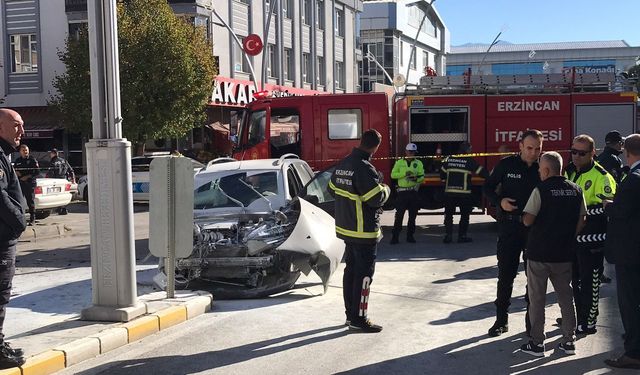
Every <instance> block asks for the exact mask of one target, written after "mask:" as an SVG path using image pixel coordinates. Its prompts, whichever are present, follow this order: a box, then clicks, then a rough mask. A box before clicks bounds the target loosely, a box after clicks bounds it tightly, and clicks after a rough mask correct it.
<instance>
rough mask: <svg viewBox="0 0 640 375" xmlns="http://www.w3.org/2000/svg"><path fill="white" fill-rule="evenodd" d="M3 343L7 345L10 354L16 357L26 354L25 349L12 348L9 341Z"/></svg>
mask: <svg viewBox="0 0 640 375" xmlns="http://www.w3.org/2000/svg"><path fill="white" fill-rule="evenodd" d="M2 345H3V346H4V347H5V349H7V351H8V352H9V354H11V355H12V356H14V357H22V356H24V350H22V349H20V348H12V347H11V345H9V343H8V342H6V341H5V342H3V343H2Z"/></svg>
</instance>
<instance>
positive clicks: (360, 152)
mask: <svg viewBox="0 0 640 375" xmlns="http://www.w3.org/2000/svg"><path fill="white" fill-rule="evenodd" d="M380 142H381V136H380V133H378V132H377V131H376V130H373V129H370V130H367V131H365V132H364V133H362V138H361V140H360V145H359V146H358V147H357V148H354V149H353V151H352V152H351V154H350V155H349V156H347V157H346V158H345V159H343V160H342V161H341V162H340V163H339V164H338V166H337V167H336V170H335V171H334V172H333V175H332V176H331V181H330V182H329V192H330V193H331V194H332V195H333V196H334V197H335V199H336V200H335V220H336V236H337V237H338V238H340V239H342V240H343V241H344V242H345V245H346V246H345V263H346V267H345V269H344V277H343V279H342V281H343V285H342V293H343V298H344V306H345V314H346V315H347V322H346V324H347V325H348V326H349V329H350V330H356V331H360V332H367V333H372V332H380V331H381V330H382V327H381V326H379V325H376V324H373V323H371V321H370V320H369V319H368V318H367V307H368V303H369V288H370V286H371V282H372V277H373V273H374V270H375V261H376V248H377V245H378V242H379V241H380V239H381V238H382V232H381V230H380V222H379V216H380V213H381V211H382V208H381V207H382V205H383V204H384V203H385V202H386V201H387V199H388V198H389V193H390V190H389V187H388V186H387V185H385V184H383V183H382V181H381V179H380V176H379V175H378V172H377V171H376V169H375V167H374V166H373V165H372V164H371V163H370V162H369V159H370V158H371V155H373V154H375V152H376V151H377V150H378V146H380Z"/></svg>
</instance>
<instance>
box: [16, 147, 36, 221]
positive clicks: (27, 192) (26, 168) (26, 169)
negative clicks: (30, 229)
mask: <svg viewBox="0 0 640 375" xmlns="http://www.w3.org/2000/svg"><path fill="white" fill-rule="evenodd" d="M14 168H15V169H16V174H17V175H18V177H19V178H20V188H21V189H22V194H23V195H24V199H26V201H27V206H28V207H29V225H33V222H34V221H35V220H36V209H35V202H34V189H35V187H36V178H37V177H38V174H39V173H40V166H39V165H38V161H37V160H36V159H35V158H34V157H33V156H31V155H29V146H27V145H25V144H22V145H20V157H19V158H17V159H16V161H15V163H14Z"/></svg>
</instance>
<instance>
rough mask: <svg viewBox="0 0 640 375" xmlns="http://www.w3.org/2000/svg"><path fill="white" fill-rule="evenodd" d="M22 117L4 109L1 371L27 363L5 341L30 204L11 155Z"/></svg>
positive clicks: (0, 115) (0, 144)
mask: <svg viewBox="0 0 640 375" xmlns="http://www.w3.org/2000/svg"><path fill="white" fill-rule="evenodd" d="M23 124H24V122H23V121H22V117H20V115H19V114H18V113H17V112H15V111H12V110H10V109H6V108H3V109H0V150H1V152H0V198H1V199H0V369H5V368H11V367H17V366H21V365H22V364H24V358H23V355H24V353H23V351H22V350H21V349H17V348H16V349H14V348H11V347H10V346H9V344H8V343H7V342H6V341H4V335H3V331H2V328H3V325H4V317H5V313H6V309H7V304H8V303H9V298H10V297H11V284H12V281H13V275H14V274H15V271H16V244H17V243H18V238H19V237H20V235H21V234H22V232H24V230H25V228H26V223H25V220H24V210H25V207H26V205H27V204H26V202H25V200H24V197H23V195H22V191H21V190H20V183H19V182H18V181H19V180H18V176H17V175H16V173H15V171H14V169H13V166H12V165H11V161H10V159H9V157H10V155H11V153H13V152H15V148H16V147H17V146H18V145H19V144H20V139H21V138H22V135H23V134H24V128H23Z"/></svg>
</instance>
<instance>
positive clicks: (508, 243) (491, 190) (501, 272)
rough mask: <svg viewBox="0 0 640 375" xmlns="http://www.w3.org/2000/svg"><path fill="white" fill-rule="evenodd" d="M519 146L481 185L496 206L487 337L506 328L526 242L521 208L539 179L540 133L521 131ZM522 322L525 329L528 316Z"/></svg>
mask: <svg viewBox="0 0 640 375" xmlns="http://www.w3.org/2000/svg"><path fill="white" fill-rule="evenodd" d="M519 147H520V153H519V154H518V155H513V156H509V157H506V158H504V159H502V160H500V162H498V164H497V165H496V167H495V168H494V170H493V171H492V172H491V175H490V176H489V178H488V179H487V180H486V181H485V184H484V192H485V194H486V196H487V198H488V199H489V200H490V201H491V203H492V204H494V205H495V206H496V207H497V211H498V222H499V234H498V246H497V247H498V253H497V254H498V288H497V298H496V300H495V304H496V321H495V323H494V324H493V326H492V327H491V328H490V329H489V336H499V335H501V334H503V333H505V332H507V331H508V330H509V324H508V319H509V305H511V293H512V292H513V280H514V279H515V278H516V275H517V274H518V266H519V265H520V254H521V253H523V251H524V248H525V246H526V242H527V230H526V228H525V226H524V224H523V223H522V210H523V209H524V207H525V204H526V203H527V200H528V199H529V196H530V195H531V192H532V191H533V189H534V188H535V187H536V185H538V183H539V182H540V176H539V175H538V158H539V157H540V152H541V151H542V133H541V132H540V131H539V130H533V129H531V130H527V131H525V132H523V133H522V136H521V137H520V141H519ZM498 185H501V186H502V187H501V189H500V193H497V192H496V189H497V187H498ZM527 298H528V297H527ZM526 325H527V331H529V324H528V318H527V319H526Z"/></svg>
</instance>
